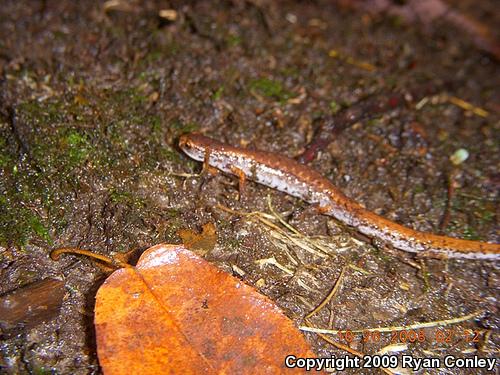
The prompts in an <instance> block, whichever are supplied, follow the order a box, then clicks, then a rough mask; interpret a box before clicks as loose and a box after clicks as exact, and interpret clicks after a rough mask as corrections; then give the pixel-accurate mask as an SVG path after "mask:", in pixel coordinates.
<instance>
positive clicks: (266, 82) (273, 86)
mask: <svg viewBox="0 0 500 375" xmlns="http://www.w3.org/2000/svg"><path fill="white" fill-rule="evenodd" d="M249 87H250V90H251V91H255V92H257V93H258V94H260V95H263V96H266V97H268V98H272V99H275V100H277V101H279V102H286V101H287V100H288V99H290V98H293V97H294V96H295V95H294V94H293V93H292V92H290V91H288V90H286V89H285V88H284V87H283V85H282V84H281V82H279V81H276V80H272V79H268V78H260V79H255V80H253V81H251V82H250V85H249Z"/></svg>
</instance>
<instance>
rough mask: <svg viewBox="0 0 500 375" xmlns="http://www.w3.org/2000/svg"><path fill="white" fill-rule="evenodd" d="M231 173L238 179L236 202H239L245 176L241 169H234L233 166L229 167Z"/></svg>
mask: <svg viewBox="0 0 500 375" xmlns="http://www.w3.org/2000/svg"><path fill="white" fill-rule="evenodd" d="M231 172H233V174H234V175H236V176H237V177H238V192H239V195H238V200H241V199H242V196H243V194H244V193H245V187H246V182H247V176H246V174H245V172H243V170H242V169H240V168H238V167H235V166H234V165H233V166H231Z"/></svg>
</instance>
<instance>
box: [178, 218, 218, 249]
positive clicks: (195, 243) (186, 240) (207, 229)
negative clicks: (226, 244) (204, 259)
mask: <svg viewBox="0 0 500 375" xmlns="http://www.w3.org/2000/svg"><path fill="white" fill-rule="evenodd" d="M177 233H178V234H179V236H180V237H181V239H182V243H183V244H184V246H185V247H187V248H188V249H189V250H192V251H194V252H195V253H196V254H198V255H205V254H206V253H208V252H209V251H211V250H212V249H213V248H214V247H215V244H216V243H217V233H216V230H215V225H214V224H213V223H206V224H204V225H203V227H202V232H201V233H197V232H195V231H193V230H191V229H180V230H179V231H178V232H177Z"/></svg>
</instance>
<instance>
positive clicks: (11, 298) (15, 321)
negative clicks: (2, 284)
mask: <svg viewBox="0 0 500 375" xmlns="http://www.w3.org/2000/svg"><path fill="white" fill-rule="evenodd" d="M65 294H66V289H65V287H64V282H63V281H60V280H56V279H44V280H40V281H37V282H34V283H32V284H30V285H27V286H24V287H21V288H19V289H16V290H14V291H12V292H10V293H7V294H4V295H2V296H0V330H1V331H2V333H4V334H5V332H7V331H8V330H10V329H14V328H20V327H23V328H25V329H30V328H33V327H36V326H37V325H38V324H40V323H42V322H44V321H48V320H50V319H52V318H54V317H55V316H56V315H57V314H58V313H59V310H60V308H61V305H62V301H63V298H64V295H65Z"/></svg>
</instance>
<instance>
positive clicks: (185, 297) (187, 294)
mask: <svg viewBox="0 0 500 375" xmlns="http://www.w3.org/2000/svg"><path fill="white" fill-rule="evenodd" d="M95 326H96V333H97V352H98V357H99V362H100V364H101V366H102V369H103V370H104V373H106V374H108V375H109V374H129V373H141V374H152V373H174V372H175V373H197V374H201V373H203V374H207V373H209V374H224V373H227V374H230V373H231V374H232V373H237V374H247V373H248V374H253V373H255V372H256V369H258V372H259V373H269V374H271V373H272V374H274V373H280V372H284V371H287V372H288V371H290V370H288V369H286V368H285V357H286V356H287V355H289V354H293V355H295V356H297V357H312V356H314V354H313V353H312V352H311V351H310V349H309V347H308V345H307V343H306V341H305V339H304V337H303V336H302V334H301V333H300V332H299V331H298V330H297V329H296V328H295V327H294V325H293V323H292V322H291V321H290V320H289V319H288V318H287V317H286V316H285V315H283V313H282V312H281V311H280V310H279V309H278V307H276V305H274V304H273V303H272V302H271V301H270V300H269V299H268V298H267V297H265V296H263V295H261V294H260V293H258V292H257V291H256V290H255V289H253V288H252V287H250V286H248V285H246V284H244V283H243V282H241V281H240V280H238V279H237V278H235V277H233V276H231V275H229V274H227V273H225V272H223V271H221V270H219V269H218V268H217V267H215V266H213V265H211V264H210V263H208V262H206V261H205V260H203V259H202V258H200V257H198V256H197V255H196V254H194V253H192V252H191V251H189V250H187V249H186V248H184V247H182V246H178V245H158V246H154V247H152V248H150V249H149V250H147V251H146V252H145V253H144V254H143V255H142V256H141V258H140V260H139V262H138V264H137V267H136V268H123V269H120V270H118V271H116V272H115V273H113V274H112V275H111V276H110V277H109V278H108V279H107V280H106V282H105V283H104V284H103V285H102V286H101V288H100V289H99V291H98V293H97V301H96V306H95Z"/></svg>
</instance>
